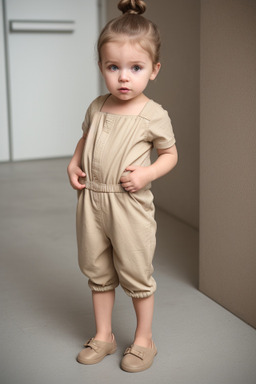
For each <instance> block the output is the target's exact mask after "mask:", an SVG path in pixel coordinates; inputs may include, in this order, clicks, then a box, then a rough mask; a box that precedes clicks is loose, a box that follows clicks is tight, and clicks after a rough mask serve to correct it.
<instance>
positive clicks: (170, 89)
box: [106, 0, 200, 227]
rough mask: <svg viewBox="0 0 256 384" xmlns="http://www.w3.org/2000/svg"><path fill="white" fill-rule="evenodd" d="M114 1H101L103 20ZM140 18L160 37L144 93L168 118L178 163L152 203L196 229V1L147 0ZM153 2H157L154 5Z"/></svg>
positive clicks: (159, 184)
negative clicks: (157, 60)
mask: <svg viewBox="0 0 256 384" xmlns="http://www.w3.org/2000/svg"><path fill="white" fill-rule="evenodd" d="M117 3H118V1H117V0H107V2H106V5H107V19H108V20H109V19H112V18H114V17H116V16H119V15H120V14H121V13H120V11H119V10H118V9H117ZM146 4H147V11H146V13H145V16H146V17H147V18H149V19H151V20H153V21H154V22H155V23H156V24H157V25H158V26H159V28H160V31H161V35H162V52H161V63H162V68H161V71H160V74H159V76H158V78H157V79H156V81H155V82H154V83H152V84H151V85H150V86H149V87H148V89H147V91H146V94H147V95H148V96H149V97H150V98H152V99H154V100H155V101H157V102H158V103H160V104H162V105H163V107H164V108H165V109H167V110H168V112H169V115H170V117H171V119H172V123H173V127H174V131H175V136H176V140H177V148H178V152H179V163H178V165H177V167H176V168H175V169H174V170H173V171H172V172H171V173H170V174H168V175H167V176H165V177H164V178H162V179H160V180H157V181H155V182H154V185H153V192H154V194H155V202H156V204H157V205H158V206H159V207H161V208H163V209H164V210H166V211H167V212H169V213H170V214H172V215H174V216H176V217H178V218H179V219H181V220H183V221H185V222H187V223H188V224H190V225H192V226H194V227H198V221H199V219H198V216H199V214H198V211H199V62H200V57H199V54H200V43H199V42H200V38H199V34H200V1H199V0H161V1H160V2H158V1H154V0H147V2H146ZM159 4H160V5H161V6H159Z"/></svg>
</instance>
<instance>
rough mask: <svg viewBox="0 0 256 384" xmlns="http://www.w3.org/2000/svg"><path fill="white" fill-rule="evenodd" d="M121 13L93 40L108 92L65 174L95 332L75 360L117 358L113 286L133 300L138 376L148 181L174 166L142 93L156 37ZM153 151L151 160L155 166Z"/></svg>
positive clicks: (150, 302)
mask: <svg viewBox="0 0 256 384" xmlns="http://www.w3.org/2000/svg"><path fill="white" fill-rule="evenodd" d="M118 8H119V9H120V10H121V11H122V13H123V15H122V16H120V17H118V18H116V19H114V20H112V21H110V22H109V23H108V24H107V25H106V26H105V28H104V29H103V31H102V32H101V34H100V36H99V40H98V55H99V58H98V60H99V68H100V71H101V73H102V76H103V78H104V80H105V83H106V86H107V88H108V90H109V93H108V94H107V95H104V96H100V97H98V98H96V99H95V100H94V101H93V102H92V103H91V105H90V106H89V108H88V110H87V112H86V116H85V119H84V122H83V125H82V129H83V136H82V138H81V139H80V140H79V142H78V144H77V147H76V150H75V153H74V155H73V157H72V159H71V161H70V164H69V166H68V175H69V179H70V183H71V185H72V187H73V188H74V189H76V190H77V191H78V204H77V242H78V258H79V266H80V268H81V271H82V272H83V273H84V274H85V275H86V276H87V277H88V278H89V287H90V288H91V290H92V300H93V307H94V315H95V323H96V334H95V335H94V337H93V338H92V339H90V340H89V341H88V342H87V343H86V344H85V348H84V349H83V350H82V351H81V352H80V353H79V355H78V358H77V359H78V361H79V362H80V363H83V364H96V363H98V362H100V361H101V360H102V359H103V358H104V357H105V356H106V355H110V354H112V353H114V352H115V351H116V348H117V346H116V341H115V337H114V335H113V333H112V325H111V319H112V309H113V305H114V299H115V288H116V287H117V286H118V285H119V284H120V285H121V286H122V288H123V289H124V291H125V293H126V294H127V295H128V296H130V297H131V298H132V301H133V305H134V309H135V313H136V318H137V327H136V331H135V336H134V340H133V343H132V345H131V346H130V347H128V348H127V349H126V351H125V352H124V356H123V359H122V362H121V368H122V369H123V370H125V371H128V372H140V371H143V370H145V369H147V368H149V367H150V366H151V365H152V363H153V360H154V357H155V355H156V353H157V349H156V346H155V344H154V342H153V340H152V319H153V310H154V292H155V290H156V282H155V280H154V278H153V277H152V273H153V266H152V260H153V255H154V250H155V235H156V222H155V219H154V205H153V196H152V193H151V191H150V183H151V182H152V181H153V180H156V179H157V178H159V177H161V176H163V175H165V174H166V173H167V172H169V171H170V170H171V169H173V168H174V166H175V165H176V163H177V150H176V146H175V138H174V134H173V130H172V126H171V122H170V118H169V116H168V113H167V112H166V111H165V110H164V109H163V108H162V107H161V106H160V105H159V104H157V103H155V102H154V101H153V100H151V99H148V97H147V96H146V95H145V94H144V90H145V88H146V87H147V84H148V82H149V80H154V79H155V78H156V76H157V75H158V72H159V70H160V63H159V50H160V37H159V31H158V29H157V27H156V25H155V24H154V23H152V22H151V21H149V20H148V19H146V18H144V17H143V16H142V13H144V11H145V9H146V6H145V2H144V1H141V0H121V1H119V3H118ZM153 147H155V148H156V150H157V153H158V157H157V160H156V161H155V162H154V163H153V164H151V162H150V152H151V150H152V148H153Z"/></svg>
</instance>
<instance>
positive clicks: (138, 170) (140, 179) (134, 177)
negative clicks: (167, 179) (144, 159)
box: [120, 165, 152, 193]
mask: <svg viewBox="0 0 256 384" xmlns="http://www.w3.org/2000/svg"><path fill="white" fill-rule="evenodd" d="M125 171H129V172H130V173H129V174H128V175H126V176H122V177H121V179H120V182H121V185H122V187H123V188H124V189H125V190H126V191H127V192H130V193H134V192H137V191H139V190H140V189H142V188H144V187H145V186H146V185H147V184H148V183H150V182H151V180H152V179H151V172H150V169H149V167H140V166H137V165H131V166H129V167H127V168H126V169H125Z"/></svg>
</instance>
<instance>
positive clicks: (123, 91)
mask: <svg viewBox="0 0 256 384" xmlns="http://www.w3.org/2000/svg"><path fill="white" fill-rule="evenodd" d="M118 91H119V92H121V93H128V92H129V91H130V90H129V88H125V87H121V88H119V89H118Z"/></svg>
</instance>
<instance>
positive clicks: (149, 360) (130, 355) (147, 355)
mask: <svg viewBox="0 0 256 384" xmlns="http://www.w3.org/2000/svg"><path fill="white" fill-rule="evenodd" d="M156 354H157V349H156V346H155V344H154V343H153V342H152V347H151V348H144V347H140V346H138V345H135V344H132V345H131V347H130V348H127V349H126V351H125V352H124V357H123V359H122V362H121V368H122V369H123V370H124V371H126V372H141V371H145V370H146V369H148V368H149V367H151V365H152V364H153V361H154V357H155V356H156Z"/></svg>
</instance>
